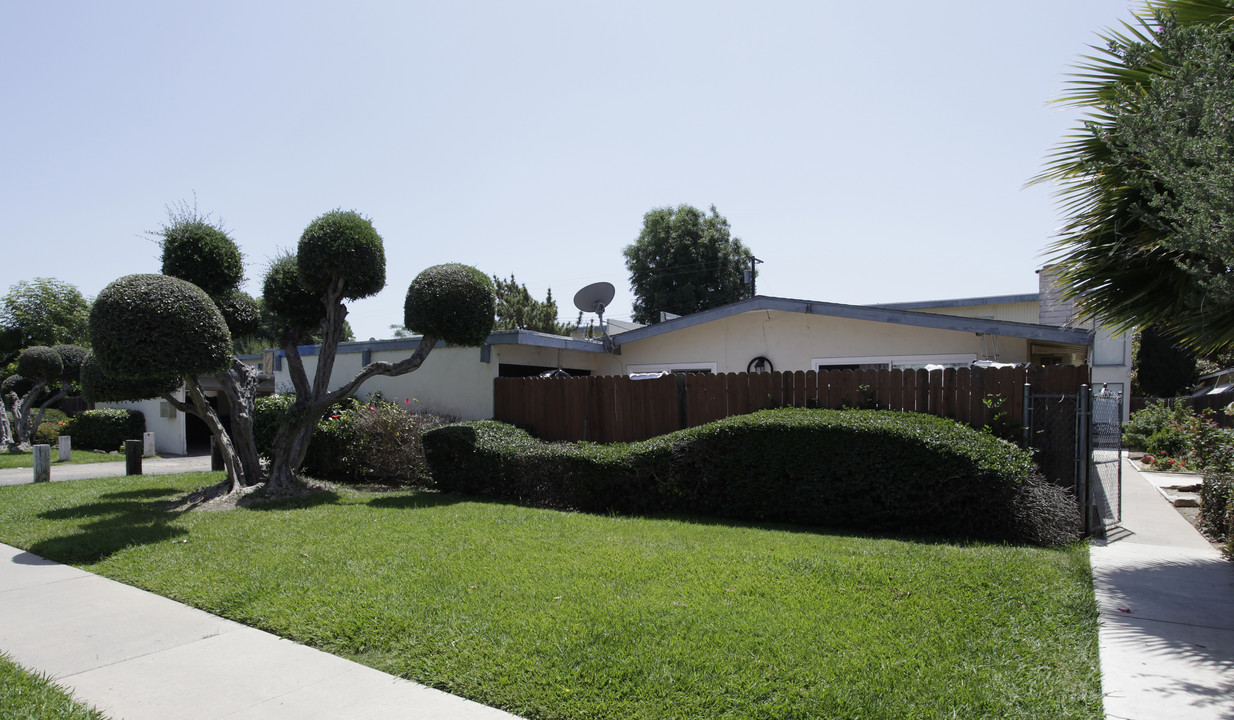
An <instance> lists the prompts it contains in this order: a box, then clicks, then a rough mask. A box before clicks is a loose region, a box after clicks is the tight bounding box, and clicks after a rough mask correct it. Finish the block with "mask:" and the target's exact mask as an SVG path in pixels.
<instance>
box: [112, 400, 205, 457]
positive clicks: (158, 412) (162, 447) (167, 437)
mask: <svg viewBox="0 0 1234 720" xmlns="http://www.w3.org/2000/svg"><path fill="white" fill-rule="evenodd" d="M176 397H177V398H179V399H181V400H183V399H184V392H183V391H180V392H177V393H176ZM166 402H167V401H165V400H159V399H154V400H140V401H136V402H114V403H97V404H96V405H95V407H98V408H120V409H126V410H137V411H139V412H140V413H141V414H142V415H145V416H146V432H152V433H154V451H155V452H156V453H158V454H160V455H184V454H186V453H187V452H188V441H187V440H186V438H185V432H184V423H185V420H184V413H182V412H180V411H179V410H175V408H172V407H171V406H170V405H168V409H169V410H171V411H172V412H171V413H164V412H163V411H162V406H163V405H164V404H166ZM165 414H174V416H175V417H170V418H169V417H164V415H165ZM133 439H134V440H140V438H133Z"/></svg>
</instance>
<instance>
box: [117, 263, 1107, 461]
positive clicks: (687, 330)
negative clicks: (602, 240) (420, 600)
mask: <svg viewBox="0 0 1234 720" xmlns="http://www.w3.org/2000/svg"><path fill="white" fill-rule="evenodd" d="M1040 285H1041V292H1040V293H1037V294H1022V295H1003V296H994V297H979V298H964V299H955V300H939V301H931V302H917V303H896V304H890V305H845V304H840V303H830V302H821V301H815V300H799V299H792V298H777V297H766V296H758V297H753V298H750V299H747V300H742V301H739V302H735V303H731V304H728V305H724V306H722V307H718V308H713V309H711V310H706V311H703V312H699V313H695V314H693V315H686V316H683V317H676V318H672V319H669V320H665V321H664V322H660V323H657V324H654V325H647V326H637V325H633V324H630V323H624V324H618V323H609V324H608V326H607V328H606V330H607V332H605V333H602V335H603V337H601V338H598V339H597V338H585V337H566V336H561V335H548V334H544V333H538V332H531V331H528V330H500V331H496V332H494V333H492V334H491V335H490V336H489V338H488V341H487V342H486V343H485V344H484V346H483V347H479V348H475V347H470V348H466V347H449V346H446V345H444V343H443V344H439V345H438V346H437V347H436V348H435V349H434V350H433V352H432V353H431V354H430V355H429V357H428V358H427V359H426V360H425V361H424V364H423V365H421V367H420V368H419V369H418V370H416V371H415V372H412V373H408V374H406V375H402V376H399V377H375V378H372V379H370V380H368V381H367V382H365V383H364V384H363V385H362V386H361V387H360V390H359V392H358V395H360V396H361V397H367V396H368V395H369V394H371V393H374V392H380V393H381V394H382V396H384V397H385V398H387V399H390V400H394V401H398V402H402V403H405V404H406V405H407V406H409V407H410V408H412V409H423V410H426V411H432V412H436V413H441V414H445V415H451V416H454V417H457V418H460V419H482V418H489V417H492V415H493V379H494V378H497V377H511V376H514V377H522V376H529V375H538V374H540V373H543V372H545V371H550V370H558V369H561V370H565V371H566V372H569V373H571V374H576V375H633V374H639V373H649V372H660V371H687V372H712V373H728V372H747V371H749V372H764V371H771V370H781V371H783V370H794V371H795V370H819V369H846V368H847V369H878V368H887V369H895V368H922V367H927V366H930V367H938V366H941V367H967V366H969V365H971V364H973V363H974V362H978V361H993V362H999V363H1032V364H1041V365H1055V364H1069V365H1088V366H1090V367H1091V368H1092V379H1093V382H1094V384H1097V383H1102V384H1108V386H1109V387H1110V389H1112V390H1115V391H1125V390H1126V388H1128V387H1130V371H1131V342H1130V339H1129V338H1128V337H1127V336H1126V335H1123V334H1118V335H1115V334H1111V333H1109V332H1106V331H1105V330H1103V329H1101V328H1096V327H1094V326H1093V324H1092V323H1087V324H1085V325H1078V324H1076V323H1074V322H1072V319H1071V318H1072V308H1071V307H1070V304H1069V303H1065V302H1061V301H1060V300H1059V298H1058V295H1057V293H1056V292H1055V291H1054V290H1053V286H1052V284H1051V282H1050V273H1049V271H1048V269H1047V270H1046V271H1042V272H1041V280H1040ZM418 344H419V338H403V339H393V340H368V341H360V342H348V343H342V344H340V345H339V348H338V354H337V357H336V359H335V366H334V378H335V381H334V382H332V387H338V386H339V385H342V384H343V383H344V382H346V381H347V380H348V379H350V378H351V377H353V376H354V375H355V374H356V373H357V372H358V371H359V370H360V368H362V367H364V366H365V365H367V364H368V363H371V362H375V361H390V362H394V361H398V360H401V359H403V358H406V357H407V356H408V355H410V354H411V353H412V352H414V350H415V348H416V347H417V345H418ZM318 349H319V348H318V347H317V346H304V347H301V348H300V354H301V356H302V357H303V359H304V364H305V367H306V370H307V371H308V372H309V374H310V376H311V375H312V373H313V370H314V369H315V367H316V359H317V352H318ZM245 360H246V362H250V363H251V364H253V365H255V366H257V367H258V368H259V370H260V371H261V372H262V373H263V376H264V377H265V378H266V379H265V383H264V389H265V390H266V391H273V392H290V391H291V390H292V383H291V379H290V377H289V375H288V373H287V364H286V361H285V360H286V359H285V357H284V354H283V352H282V351H276V350H268V351H266V352H265V353H264V354H262V355H260V356H250V357H246V358H245ZM209 390H212V391H211V392H209V393H208V394H209V395H211V396H213V397H217V398H218V400H217V402H219V403H220V405H219V408H218V409H219V412H220V416H222V417H224V418H226V417H227V415H228V412H227V408H226V399H225V398H224V397H222V396H221V395H220V394H219V393H218V392H217V391H216V389H209ZM115 405H119V406H125V407H135V408H136V409H139V410H142V411H143V412H144V413H145V415H146V423H147V428H148V429H149V430H151V431H153V432H154V433H155V437H156V447H157V449H158V451H159V452H166V453H183V452H187V451H190V450H194V449H200V448H201V447H202V445H206V446H208V439H209V433H208V431H207V430H206V429H205V426H204V424H201V423H200V421H198V420H197V419H196V418H185V417H184V415H183V414H182V413H178V412H177V411H176V410H175V409H174V408H172V407H171V406H170V404H168V403H166V402H164V401H160V400H151V401H146V402H143V403H125V404H115ZM1125 413H1126V410H1125V409H1124V417H1125Z"/></svg>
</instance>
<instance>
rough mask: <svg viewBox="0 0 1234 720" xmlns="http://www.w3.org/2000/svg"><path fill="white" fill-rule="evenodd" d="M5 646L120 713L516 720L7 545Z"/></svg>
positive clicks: (1, 631)
mask: <svg viewBox="0 0 1234 720" xmlns="http://www.w3.org/2000/svg"><path fill="white" fill-rule="evenodd" d="M208 461H209V459H208V458H207V462H208ZM0 650H2V651H4V652H6V653H8V654H9V655H10V656H11V657H12V659H13V661H14V662H16V663H17V664H18V665H21V666H23V667H26V668H29V669H33V670H38V671H42V672H45V673H48V674H49V675H51V677H52V678H53V679H54V680H55V681H56V682H57V683H58V684H60V685H62V686H64V687H66V688H68V689H70V690H72V691H73V693H74V694H75V695H76V697H77V699H79V700H81V701H83V702H85V703H87V704H90V705H93V706H95V707H97V708H98V709H99V710H102V711H103V712H104V713H106V714H107V715H108V716H109V717H111V718H113V719H114V720H143V719H145V718H149V719H150V720H176V719H178V718H184V719H186V720H190V719H191V720H213V719H215V718H228V719H229V720H241V719H243V718H252V719H254V720H256V719H258V718H260V719H263V720H282V719H284V718H285V719H286V720H314V719H318V718H320V719H321V720H326V719H329V720H335V719H337V718H349V719H350V718H374V719H377V718H381V719H382V720H385V719H386V718H416V719H421V718H423V719H428V718H440V719H443V720H444V719H446V718H449V719H450V720H516V719H515V718H514V716H513V715H510V714H508V713H504V712H501V711H499V710H494V709H492V708H489V707H485V706H483V705H479V704H477V703H474V702H471V701H469V700H464V699H462V698H458V697H455V696H453V695H449V694H446V693H444V692H440V691H438V690H433V689H431V688H426V687H423V686H420V685H416V684H414V683H411V682H408V681H406V680H402V679H399V678H396V677H393V676H391V675H387V674H385V673H382V672H378V671H377V670H374V669H372V668H369V667H366V666H364V665H359V664H357V663H353V662H350V661H348V660H344V659H342V658H339V657H335V656H334V655H330V654H327V653H324V652H320V651H318V650H313V649H312V648H308V647H305V646H303V645H298V644H296V643H293V642H291V641H289V640H283V639H281V638H279V637H276V636H274V635H271V634H269V633H265V632H262V631H260V630H254V629H253V628H250V627H247V626H245V625H240V624H238V623H234V622H231V621H230V620H224V619H222V618H219V617H215V616H214V615H210V614H208V613H205V612H202V611H200V610H196V609H194V608H191V607H188V606H187V605H182V604H180V603H177V602H174V601H172V600H168V599H167V598H164V597H160V596H158V595H154V594H151V593H148V592H145V591H143V590H138V589H136V588H133V587H130V586H128V585H125V584H123V583H118V582H115V581H114V580H108V579H106V578H102V577H99V576H97V575H92V574H90V573H88V572H85V571H82V570H78V569H76V568H73V567H69V566H67V565H60V564H58V563H54V562H51V561H49V560H44V559H43V558H40V557H38V556H36V555H32V554H30V553H28V552H25V551H22V550H18V549H16V548H13V547H10V546H8V545H3V544H0Z"/></svg>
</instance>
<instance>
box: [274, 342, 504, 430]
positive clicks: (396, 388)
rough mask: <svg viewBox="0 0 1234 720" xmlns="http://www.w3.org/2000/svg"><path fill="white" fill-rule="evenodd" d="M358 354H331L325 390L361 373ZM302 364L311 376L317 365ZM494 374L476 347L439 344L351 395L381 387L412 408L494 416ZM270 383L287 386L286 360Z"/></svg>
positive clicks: (392, 356)
mask: <svg viewBox="0 0 1234 720" xmlns="http://www.w3.org/2000/svg"><path fill="white" fill-rule="evenodd" d="M412 352H413V350H396V351H388V352H374V353H373V354H372V361H373V362H383V361H384V362H398V361H400V360H403V359H405V358H407V357H409V356H410V355H411V354H412ZM362 359H363V355H362V354H361V353H339V354H338V355H337V356H336V357H335V359H334V373H333V374H332V377H331V379H330V386H329V389H330V390H336V389H338V388H339V387H340V386H341V385H343V383H345V382H347V381H349V380H351V378H353V377H355V376H356V374H357V373H359V372H360V368H361V366H362V365H361V361H362ZM304 368H305V371H306V372H307V373H308V375H309V377H310V378H312V377H313V373H314V372H316V370H317V356H316V355H308V356H305V357H304ZM496 373H497V366H496V365H493V364H486V363H483V362H480V349H479V348H474V347H473V348H458V347H440V348H435V349H434V350H433V351H432V352H431V353H429V356H428V357H427V358H425V360H424V364H422V365H421V366H420V367H419V369H417V370H415V371H414V372H410V373H407V374H405V375H399V376H397V377H375V378H370V379H369V380H367V381H365V383H364V384H363V385H361V386H360V388H359V389H358V390H357V391H356V396H357V397H361V398H365V397H368V395H369V394H370V393H373V392H375V391H378V390H380V391H381V394H382V395H383V396H384V397H385V398H386V399H388V400H393V401H396V402H399V403H402V404H404V405H405V406H410V407H412V408H415V409H421V410H427V411H431V412H435V413H441V414H443V415H453V416H455V417H459V418H464V419H478V418H489V417H492V416H493V378H494V377H495V376H496ZM274 386H275V389H276V390H277V391H278V392H291V391H292V385H291V378H290V376H289V375H288V373H287V362H286V360H284V361H283V365H282V368H281V369H280V370H278V371H276V372H275V374H274ZM408 400H410V401H411V402H407V401H408Z"/></svg>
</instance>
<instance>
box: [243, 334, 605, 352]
mask: <svg viewBox="0 0 1234 720" xmlns="http://www.w3.org/2000/svg"><path fill="white" fill-rule="evenodd" d="M420 339H421V336H420V335H413V336H412V337H407V338H394V339H392V340H362V341H354V342H344V343H339V346H338V350H337V354H339V355H347V354H352V353H363V352H365V351H366V350H367V351H370V352H392V351H399V350H412V351H414V350H415V349H416V348H418V347H420ZM485 345H486V346H487V345H530V346H532V347H547V348H555V349H559V350H578V351H580V352H594V353H603V352H604V344H603V343H602V342H600V341H599V340H585V339H580V338H572V337H566V336H564V335H549V334H548V333H540V332H534V331H531V330H498V331H496V332H494V333H491V334H490V335H489V336H488V340H487V341H486V342H485ZM445 346H446V342H445V341H444V340H438V341H437V344H436V345H434V346H433V349H437V348H443V347H445ZM299 350H300V354H301V355H304V356H308V355H317V354H319V353H320V351H321V346H320V345H301V346H299ZM277 352H278V353H279V355H283V356H285V355H286V354H285V353H284V352H283V351H282V350H278V351H277ZM254 357H255V358H260V357H261V356H260V355H255V356H254Z"/></svg>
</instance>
